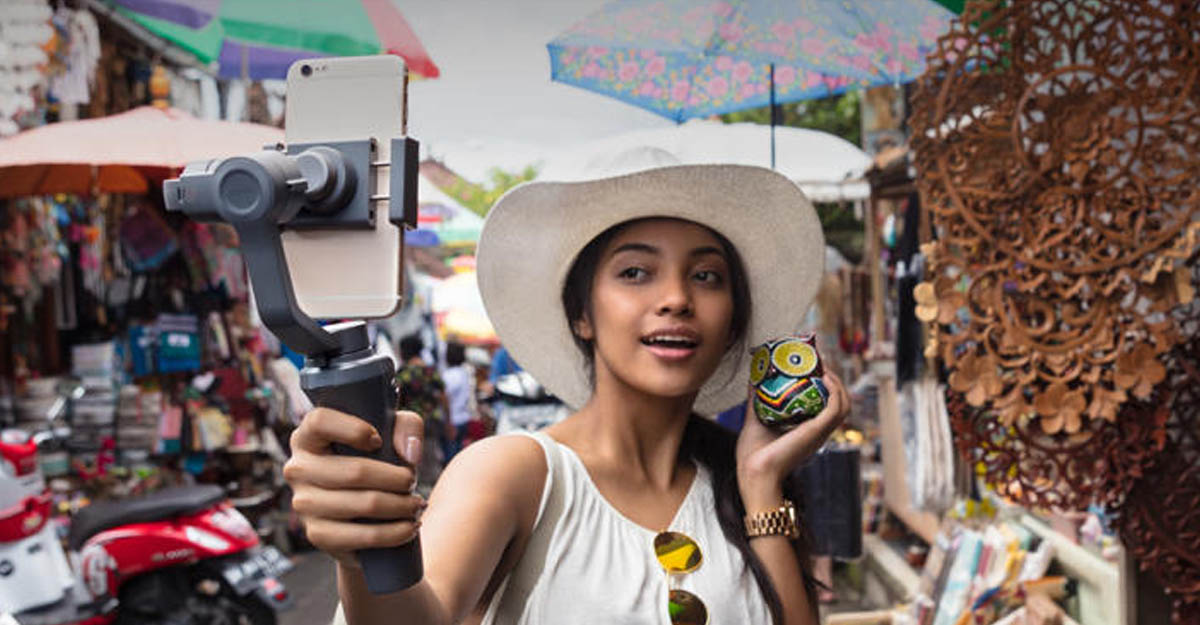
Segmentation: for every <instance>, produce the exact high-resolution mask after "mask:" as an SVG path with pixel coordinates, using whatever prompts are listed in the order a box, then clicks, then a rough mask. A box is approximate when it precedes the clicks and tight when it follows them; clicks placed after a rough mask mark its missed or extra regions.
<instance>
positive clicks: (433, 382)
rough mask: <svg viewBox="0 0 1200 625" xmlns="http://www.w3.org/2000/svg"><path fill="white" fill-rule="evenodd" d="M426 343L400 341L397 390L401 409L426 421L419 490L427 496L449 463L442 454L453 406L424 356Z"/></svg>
mask: <svg viewBox="0 0 1200 625" xmlns="http://www.w3.org/2000/svg"><path fill="white" fill-rule="evenodd" d="M424 351H425V342H424V341H423V340H421V337H420V336H418V335H416V334H410V335H408V336H406V337H404V338H402V339H400V362H401V365H400V370H399V371H397V372H396V386H397V387H398V388H399V390H400V405H401V407H402V408H404V409H405V410H411V411H413V412H415V413H417V414H419V415H421V416H422V417H424V419H425V449H426V452H425V453H424V454H423V455H422V456H421V465H420V467H419V468H418V475H419V481H420V486H419V487H418V490H421V491H423V492H426V493H427V492H428V491H429V490H430V489H432V488H433V484H434V482H436V481H437V478H438V475H440V474H441V472H442V467H443V466H445V463H446V460H447V459H448V458H447V457H446V455H445V453H444V452H443V449H444V445H445V440H446V438H447V436H446V432H447V429H448V428H449V424H448V421H447V417H448V416H449V414H450V405H449V403H448V402H447V400H446V384H445V382H444V381H443V380H442V377H441V376H440V375H438V372H437V369H435V368H434V367H433V366H432V365H430V364H429V363H428V362H426V361H425V358H424V357H423V356H422V352H424Z"/></svg>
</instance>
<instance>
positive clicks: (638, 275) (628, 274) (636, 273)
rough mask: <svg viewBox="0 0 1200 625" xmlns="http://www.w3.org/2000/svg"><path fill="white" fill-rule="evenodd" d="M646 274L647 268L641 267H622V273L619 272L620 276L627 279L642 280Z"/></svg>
mask: <svg viewBox="0 0 1200 625" xmlns="http://www.w3.org/2000/svg"><path fill="white" fill-rule="evenodd" d="M646 275H647V274H646V270H645V269H642V268H641V267H628V268H626V269H622V270H621V273H619V274H617V276H618V277H620V278H623V279H625V280H641V279H642V278H644V277H646Z"/></svg>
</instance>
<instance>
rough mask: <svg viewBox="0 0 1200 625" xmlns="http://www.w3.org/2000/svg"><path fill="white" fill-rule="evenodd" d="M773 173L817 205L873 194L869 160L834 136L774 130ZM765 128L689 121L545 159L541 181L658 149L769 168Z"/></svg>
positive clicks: (687, 158)
mask: <svg viewBox="0 0 1200 625" xmlns="http://www.w3.org/2000/svg"><path fill="white" fill-rule="evenodd" d="M775 132H776V137H775V145H776V153H777V155H776V163H775V169H776V171H778V172H779V173H781V174H783V175H785V176H787V177H788V178H790V179H791V180H793V181H795V182H796V183H797V184H799V185H800V188H801V189H803V190H804V192H805V194H807V195H808V197H809V199H811V200H813V201H815V202H836V201H842V200H862V199H866V198H867V197H868V196H870V193H871V189H870V186H869V185H868V184H867V182H866V181H865V180H864V179H863V172H864V171H866V169H867V168H868V167H869V166H870V165H871V157H870V156H868V155H867V153H866V152H863V151H862V150H861V149H859V148H858V147H857V146H855V145H854V144H853V143H850V142H849V141H846V140H845V139H842V138H841V137H838V136H836V135H833V134H830V133H827V132H823V131H820V130H812V129H808V128H789V127H782V128H776V129H775ZM770 133H771V129H770V127H769V126H764V125H761V124H723V123H720V122H714V121H707V120H692V121H689V122H687V123H685V124H681V125H679V126H674V127H670V128H651V129H647V130H637V131H633V132H629V133H624V134H620V135H616V136H614V137H609V138H607V139H601V140H598V141H592V142H589V143H585V144H582V145H579V146H576V147H573V148H569V149H567V150H563V151H562V152H559V153H557V154H554V155H553V156H551V157H549V158H547V159H546V160H545V162H544V167H543V169H542V171H541V173H540V174H539V176H538V178H539V179H540V180H578V179H580V178H582V177H584V176H586V175H587V172H589V171H595V169H596V167H595V166H596V164H598V163H602V162H605V161H609V160H611V159H613V158H615V157H617V156H618V155H621V154H623V153H627V152H628V151H630V150H632V149H637V148H643V147H645V148H658V149H662V150H666V151H667V152H670V153H671V154H673V155H675V156H676V157H678V158H679V160H680V161H681V162H683V163H684V164H689V165H695V164H705V163H731V164H738V165H758V166H760V167H770V166H771V153H770V150H769V149H768V148H767V146H769V145H770Z"/></svg>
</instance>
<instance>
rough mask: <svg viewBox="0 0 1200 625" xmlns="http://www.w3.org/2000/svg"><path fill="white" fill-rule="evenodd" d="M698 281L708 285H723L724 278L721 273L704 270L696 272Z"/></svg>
mask: <svg viewBox="0 0 1200 625" xmlns="http://www.w3.org/2000/svg"><path fill="white" fill-rule="evenodd" d="M696 279H697V280H699V281H700V282H704V283H706V284H721V281H722V280H723V277H722V276H721V274H720V272H716V271H709V270H704V271H697V272H696Z"/></svg>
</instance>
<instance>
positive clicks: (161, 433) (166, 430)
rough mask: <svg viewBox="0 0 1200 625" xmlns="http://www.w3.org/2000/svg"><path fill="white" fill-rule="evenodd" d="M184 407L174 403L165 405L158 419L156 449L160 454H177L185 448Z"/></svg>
mask: <svg viewBox="0 0 1200 625" xmlns="http://www.w3.org/2000/svg"><path fill="white" fill-rule="evenodd" d="M182 436H183V408H182V407H181V406H179V405H177V404H174V403H167V404H166V405H165V406H164V407H163V411H162V415H161V416H160V417H159V420H158V443H157V445H156V446H155V451H156V452H158V453H160V454H177V453H179V452H180V451H182V449H183V444H182Z"/></svg>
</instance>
